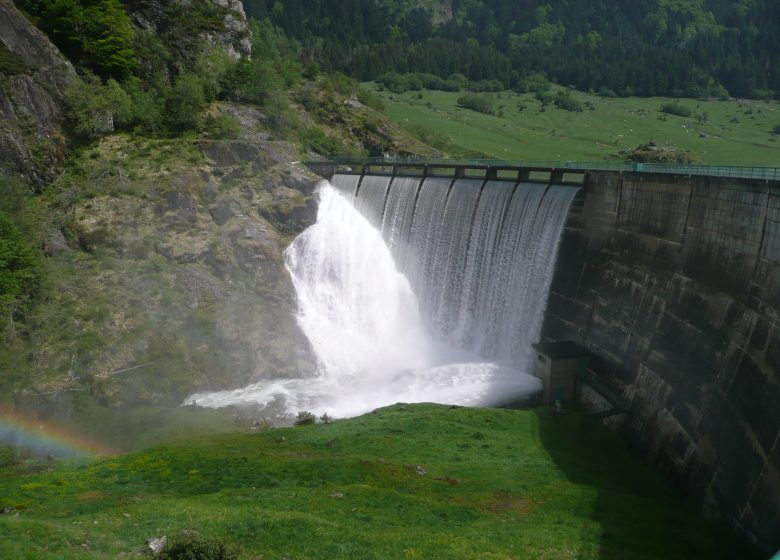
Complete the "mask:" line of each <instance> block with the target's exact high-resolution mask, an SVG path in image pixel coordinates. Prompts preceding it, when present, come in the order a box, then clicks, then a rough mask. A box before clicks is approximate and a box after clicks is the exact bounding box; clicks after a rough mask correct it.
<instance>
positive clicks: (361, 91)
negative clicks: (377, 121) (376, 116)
mask: <svg viewBox="0 0 780 560" xmlns="http://www.w3.org/2000/svg"><path fill="white" fill-rule="evenodd" d="M357 99H358V101H360V102H361V103H362V104H363V105H365V106H366V107H371V108H372V109H374V110H375V111H380V112H384V110H385V103H384V101H382V98H381V97H379V96H378V95H377V94H375V93H374V92H373V91H371V90H368V89H366V88H358V90H357Z"/></svg>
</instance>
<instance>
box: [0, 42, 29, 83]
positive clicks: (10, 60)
mask: <svg viewBox="0 0 780 560" xmlns="http://www.w3.org/2000/svg"><path fill="white" fill-rule="evenodd" d="M28 70H29V69H28V68H27V64H25V63H24V60H22V57H20V56H19V55H17V54H15V53H12V52H11V51H9V50H8V49H6V48H5V47H4V46H3V45H0V74H5V75H7V76H15V75H16V74H24V73H25V72H27V71H28Z"/></svg>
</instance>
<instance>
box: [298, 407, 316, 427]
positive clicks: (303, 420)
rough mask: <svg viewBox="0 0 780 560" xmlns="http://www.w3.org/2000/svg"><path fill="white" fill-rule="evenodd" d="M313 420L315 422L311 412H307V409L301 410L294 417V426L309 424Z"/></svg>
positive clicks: (312, 422)
mask: <svg viewBox="0 0 780 560" xmlns="http://www.w3.org/2000/svg"><path fill="white" fill-rule="evenodd" d="M315 422H317V417H316V416H315V415H314V413H313V412H309V411H308V410H301V411H300V412H299V413H298V415H297V416H296V417H295V425H296V426H309V425H311V424H314V423H315Z"/></svg>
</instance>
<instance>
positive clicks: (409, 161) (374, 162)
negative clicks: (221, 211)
mask: <svg viewBox="0 0 780 560" xmlns="http://www.w3.org/2000/svg"><path fill="white" fill-rule="evenodd" d="M778 159H779V160H780V157H778ZM302 163H303V164H305V165H308V166H329V165H332V166H335V167H339V168H346V167H349V168H353V169H354V168H355V167H362V168H372V167H394V166H400V167H402V168H415V167H418V168H426V167H428V166H430V167H432V168H442V169H443V168H456V169H457V168H469V169H484V170H486V171H489V170H491V169H492V170H503V171H510V170H515V169H516V170H523V169H530V170H542V169H547V170H556V171H559V172H570V173H585V172H588V171H616V172H634V173H663V174H670V175H692V176H693V175H696V176H704V177H728V178H735V179H755V180H763V181H780V167H745V166H734V165H684V164H671V163H622V162H604V161H601V162H582V161H554V160H539V161H531V160H528V161H525V160H511V161H510V160H493V159H472V160H452V159H441V158H378V157H369V158H356V157H321V158H318V157H315V158H308V159H305V160H303V161H302ZM778 163H780V161H779V162H778Z"/></svg>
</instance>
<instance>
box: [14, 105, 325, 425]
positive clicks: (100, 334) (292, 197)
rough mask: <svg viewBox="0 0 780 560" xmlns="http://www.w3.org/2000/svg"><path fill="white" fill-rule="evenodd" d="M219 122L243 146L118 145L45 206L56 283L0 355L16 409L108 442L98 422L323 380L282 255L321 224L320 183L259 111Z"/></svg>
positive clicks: (88, 152)
mask: <svg viewBox="0 0 780 560" xmlns="http://www.w3.org/2000/svg"><path fill="white" fill-rule="evenodd" d="M210 111H211V112H212V114H215V115H216V114H217V113H223V114H230V115H232V117H233V118H235V119H237V120H239V121H240V122H241V125H242V132H241V134H240V135H239V136H238V137H236V138H234V139H230V140H215V139H210V138H208V137H206V136H201V137H198V138H194V139H149V138H140V137H139V138H132V137H130V136H127V135H119V134H116V135H111V136H107V137H104V138H103V139H102V140H100V141H99V142H97V143H95V144H94V145H92V146H90V147H88V148H86V149H85V150H84V152H83V153H81V154H80V155H79V156H78V157H77V158H73V159H71V161H70V163H69V166H68V170H67V172H66V173H64V174H63V175H62V177H60V178H59V179H58V180H57V181H56V182H55V183H54V184H53V185H52V186H51V187H50V189H49V190H48V191H47V192H48V196H49V197H50V201H49V206H48V207H49V216H48V218H47V221H48V224H49V227H50V228H51V230H52V231H53V233H52V235H51V241H50V242H49V243H47V249H48V253H49V258H47V259H46V262H45V269H46V282H45V285H44V286H43V294H42V296H41V297H40V298H39V302H38V304H37V305H36V306H35V308H34V309H33V310H32V311H31V314H30V316H29V317H28V323H27V324H28V325H29V331H28V332H26V333H21V332H17V333H8V337H7V338H8V341H7V342H8V343H7V344H6V345H5V347H4V348H3V351H2V352H0V362H2V363H4V364H6V366H7V367H9V369H10V371H13V375H10V374H8V375H3V376H0V392H2V393H3V395H4V398H5V399H8V398H10V399H11V400H12V402H14V403H15V405H16V406H18V407H21V408H23V409H26V410H30V411H36V412H37V413H39V414H43V415H53V416H54V417H56V418H60V419H63V420H67V419H70V420H73V419H76V420H78V422H81V423H84V422H87V423H92V425H91V426H90V427H89V428H88V429H89V430H92V431H94V432H95V433H96V435H98V436H99V437H100V436H101V433H100V432H101V429H102V428H103V427H102V426H99V425H94V418H95V417H96V416H101V415H104V414H109V415H110V417H112V418H114V419H115V418H121V417H122V414H123V411H124V412H125V413H132V411H133V410H138V407H157V408H163V409H164V408H167V409H170V408H171V407H174V408H175V407H177V406H178V405H179V404H180V403H181V402H182V400H183V399H184V398H185V397H186V396H187V395H189V394H191V393H192V392H196V391H204V390H205V391H208V390H221V389H231V388H238V387H241V386H244V385H246V384H249V383H251V382H254V381H257V380H259V379H272V378H284V377H287V376H290V377H296V378H300V377H301V375H303V376H305V375H307V374H313V373H314V371H315V368H316V364H315V359H314V357H313V356H312V354H311V352H310V350H309V345H308V342H307V340H306V338H305V336H304V335H303V334H302V332H301V331H300V329H299V327H298V325H297V323H296V319H295V312H296V308H297V303H296V299H295V293H294V290H293V287H292V284H291V282H290V280H289V274H288V273H287V271H286V269H285V266H284V259H283V255H282V253H283V251H284V249H285V248H286V247H287V245H288V244H289V243H290V241H291V240H292V238H293V237H294V236H295V235H297V233H298V232H300V231H302V230H303V229H305V228H306V227H307V226H308V225H309V224H311V223H312V222H313V221H314V219H315V215H316V202H315V198H314V197H315V194H314V187H315V184H316V183H315V181H316V177H315V176H313V175H311V174H310V173H309V172H308V171H306V170H301V169H298V168H297V167H296V166H295V165H291V164H290V163H289V162H292V161H296V160H298V159H300V157H299V156H300V155H299V153H298V152H297V150H296V149H295V148H294V147H293V146H292V145H291V144H288V143H286V142H280V141H273V140H270V139H269V138H268V134H267V133H266V132H265V130H264V128H263V124H262V123H263V121H264V118H263V116H262V115H261V114H260V113H259V111H257V110H256V109H253V108H250V107H245V106H240V105H231V104H220V105H215V106H213V107H212V108H211V109H210ZM33 356H34V359H32V357H33ZM101 411H102V412H101ZM146 416H147V417H148V418H151V417H152V416H153V415H152V414H151V413H149V414H147V415H146ZM114 421H116V420H114ZM85 429H86V428H85ZM102 435H103V436H105V434H102Z"/></svg>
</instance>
